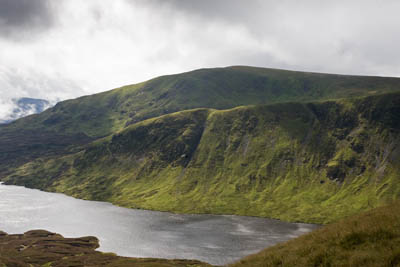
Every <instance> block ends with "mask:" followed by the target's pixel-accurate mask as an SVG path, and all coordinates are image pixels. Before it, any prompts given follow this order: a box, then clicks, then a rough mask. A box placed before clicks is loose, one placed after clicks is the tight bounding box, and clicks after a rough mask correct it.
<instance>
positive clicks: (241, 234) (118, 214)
mask: <svg viewBox="0 0 400 267" xmlns="http://www.w3.org/2000/svg"><path fill="white" fill-rule="evenodd" d="M315 227H316V226H315V225H309V224H294V223H286V222H281V221H277V220H270V219H263V218H254V217H245V216H231V215H221V216H220V215H177V214H172V213H168V212H157V211H146V210H133V209H126V208H121V207H116V206H113V205H111V204H109V203H105V202H96V201H85V200H79V199H75V198H72V197H68V196H65V195H62V194H56V193H46V192H42V191H39V190H32V189H27V188H24V187H18V186H6V185H0V230H2V231H5V232H8V233H22V232H25V231H28V230H32V229H46V230H49V231H53V232H57V233H60V234H62V235H64V236H65V237H79V236H88V235H93V236H96V237H97V238H99V240H100V248H99V250H101V251H106V252H114V253H117V254H118V255H121V256H130V257H157V258H186V259H197V260H201V261H205V262H209V263H211V264H226V263H229V262H232V261H234V260H237V259H239V258H241V257H243V256H245V255H248V254H251V253H255V252H257V251H259V250H261V249H262V248H264V247H266V246H269V245H273V244H275V243H277V242H282V241H286V240H288V239H290V238H293V237H295V236H298V235H300V234H303V233H305V232H308V231H310V230H312V229H314V228H315Z"/></svg>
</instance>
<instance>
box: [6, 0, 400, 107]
mask: <svg viewBox="0 0 400 267" xmlns="http://www.w3.org/2000/svg"><path fill="white" fill-rule="evenodd" d="M39 1H40V0H39ZM57 3H58V4H57V7H56V8H55V7H52V9H51V12H53V14H52V19H51V25H50V24H49V25H48V27H47V28H46V27H44V26H41V28H40V29H44V28H46V30H43V32H42V33H41V34H39V35H37V36H36V38H33V39H32V38H27V39H26V40H23V39H19V40H15V39H13V38H8V37H9V35H6V36H3V38H0V93H1V97H2V101H3V102H7V101H6V99H11V98H15V97H23V96H27V97H36V98H45V99H49V100H53V101H55V100H60V99H66V98H72V97H77V96H80V95H84V94H92V93H96V92H100V91H104V90H108V89H112V88H115V87H119V86H122V85H125V84H131V83H136V82H140V81H143V80H146V79H150V78H153V77H155V76H159V75H163V74H170V73H176V72H182V71H187V70H191V69H196V68H203V67H216V66H227V65H256V66H262V67H275V68H289V69H296V70H307V71H320V72H336V73H348V74H370V75H374V74H376V75H387V76H400V53H398V51H397V50H398V48H397V46H398V43H400V28H399V27H398V25H400V17H399V16H398V15H397V11H398V10H400V2H398V1H385V2H379V1H373V0H365V1H359V0H357V1H340V0H339V1H330V2H327V1H308V0H306V1H301V2H299V1H279V2H277V1H261V0H254V1H239V0H234V1H233V0H232V1H226V0H216V1H208V0H207V1H197V0H196V1H195V0H188V1H184V2H183V1H177V0H170V1H168V0H166V1H164V0H163V1H161V2H160V1H157V0H146V1H145V0H132V1H127V0H126V1H124V0H113V1H97V0H86V1H78V0H63V1H59V2H57ZM24 12H25V13H24V14H26V13H27V10H24ZM0 15H1V14H0ZM21 27H27V26H26V25H25V24H24V25H22V26H20V27H19V28H18V29H19V30H21V29H20V28H21ZM26 31H29V28H28V29H25V32H26ZM35 32H36V31H35ZM0 107H1V105H0Z"/></svg>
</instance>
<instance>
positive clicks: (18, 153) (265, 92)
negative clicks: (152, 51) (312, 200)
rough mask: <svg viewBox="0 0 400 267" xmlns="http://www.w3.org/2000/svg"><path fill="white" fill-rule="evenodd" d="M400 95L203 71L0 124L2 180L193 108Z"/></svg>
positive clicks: (381, 87)
mask: <svg viewBox="0 0 400 267" xmlns="http://www.w3.org/2000/svg"><path fill="white" fill-rule="evenodd" d="M399 90H400V79H398V78H383V77H363V76H346V75H332V74H320V73H307V72H295V71H286V70H277V69H266V68H254V67H244V66H236V67H227V68H216V69H201V70H195V71H191V72H187V73H182V74H176V75H169V76H162V77H158V78H155V79H152V80H149V81H146V82H143V83H140V84H135V85H129V86H124V87H121V88H117V89H114V90H111V91H108V92H104V93H100V94H96V95H91V96H85V97H80V98H78V99H73V100H67V101H64V102H60V103H58V104H57V105H56V106H55V107H53V108H51V109H48V110H46V111H45V112H43V113H41V114H39V115H33V116H29V117H26V118H23V119H20V120H17V121H15V122H13V123H11V124H9V125H6V126H0V177H1V176H4V175H6V174H9V173H11V172H12V169H13V168H15V167H18V166H20V165H21V164H23V163H26V162H29V161H31V160H33V159H36V158H40V157H52V156H55V155H59V154H67V153H71V152H75V151H76V150H77V149H78V150H79V149H80V148H79V147H80V146H81V145H84V144H87V143H89V142H91V141H93V140H94V139H96V138H99V137H104V136H108V135H110V134H112V133H114V132H116V131H120V130H122V129H123V128H125V127H126V126H128V125H131V124H134V123H136V122H139V121H142V120H145V119H148V118H154V117H158V116H160V115H163V114H169V113H173V112H176V111H182V110H187V109H193V108H214V109H229V108H233V107H237V106H243V105H260V104H271V103H281V102H290V101H295V102H309V101H319V100H328V99H338V98H348V97H360V96H368V95H376V94H382V93H388V92H394V91H399Z"/></svg>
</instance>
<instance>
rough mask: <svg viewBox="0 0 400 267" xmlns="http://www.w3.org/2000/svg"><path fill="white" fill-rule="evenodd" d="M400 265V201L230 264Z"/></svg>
mask: <svg viewBox="0 0 400 267" xmlns="http://www.w3.org/2000/svg"><path fill="white" fill-rule="evenodd" d="M238 266H252V267H257V266H364V267H365V266H400V201H396V202H393V203H392V204H391V205H389V206H385V207H381V208H377V209H373V210H371V211H368V212H366V213H362V214H360V215H357V216H353V217H350V218H346V219H343V220H341V221H339V222H337V223H334V224H331V225H327V226H325V227H322V228H320V229H318V230H316V231H313V232H311V233H309V234H306V235H304V236H301V237H298V238H296V239H293V240H290V241H288V242H286V243H282V244H278V245H276V246H273V247H270V248H267V249H265V250H263V251H261V252H259V253H257V254H254V255H250V256H248V257H246V258H243V259H242V260H240V261H238V262H237V263H234V264H232V265H230V267H238Z"/></svg>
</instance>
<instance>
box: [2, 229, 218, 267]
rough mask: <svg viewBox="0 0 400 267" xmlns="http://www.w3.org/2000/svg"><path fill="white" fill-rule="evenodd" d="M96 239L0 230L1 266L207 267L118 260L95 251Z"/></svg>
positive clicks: (191, 263) (190, 262) (178, 262)
mask: <svg viewBox="0 0 400 267" xmlns="http://www.w3.org/2000/svg"><path fill="white" fill-rule="evenodd" d="M98 247H99V240H98V239H97V238H96V237H93V236H87V237H80V238H64V237H63V236H61V235H59V234H56V233H51V232H48V231H44V230H33V231H29V232H26V233H24V234H14V235H8V234H7V233H5V232H2V231H0V266H5V267H25V266H29V267H36V266H37V267H39V266H42V267H50V266H53V267H61V266H110V267H111V266H116V267H123V266H130V267H135V266H138V267H139V266H140V267H172V266H175V267H207V266H211V265H209V264H206V263H203V262H200V261H196V260H166V259H152V258H128V257H119V256H117V255H115V254H113V253H102V252H99V251H95V249H96V248H98Z"/></svg>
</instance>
